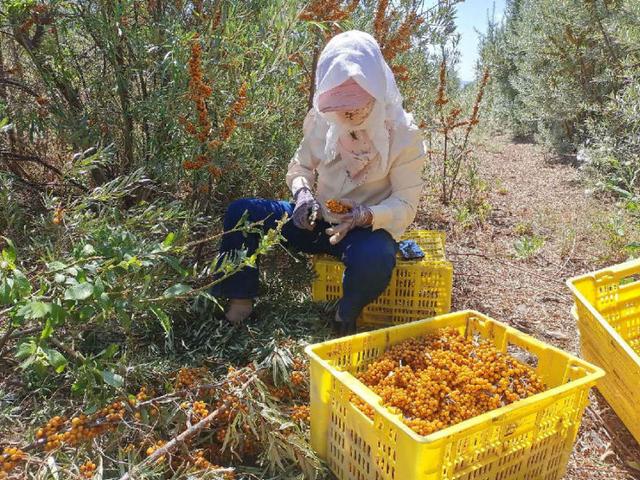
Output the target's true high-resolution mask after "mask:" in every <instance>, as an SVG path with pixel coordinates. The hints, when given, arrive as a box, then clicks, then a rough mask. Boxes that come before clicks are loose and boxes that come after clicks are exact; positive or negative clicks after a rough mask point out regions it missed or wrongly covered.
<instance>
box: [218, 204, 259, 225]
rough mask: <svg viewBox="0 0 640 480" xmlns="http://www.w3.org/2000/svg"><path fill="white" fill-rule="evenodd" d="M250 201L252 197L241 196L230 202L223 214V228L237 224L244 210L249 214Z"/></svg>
mask: <svg viewBox="0 0 640 480" xmlns="http://www.w3.org/2000/svg"><path fill="white" fill-rule="evenodd" d="M252 203H253V199H251V198H241V199H239V200H234V201H233V202H231V203H230V204H229V206H228V207H227V211H226V213H225V215H224V229H225V230H231V229H232V228H234V227H235V226H236V225H238V222H239V221H240V219H241V218H242V216H243V215H244V214H245V212H249V214H251V209H252Z"/></svg>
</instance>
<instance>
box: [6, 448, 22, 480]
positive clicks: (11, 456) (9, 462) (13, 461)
mask: <svg viewBox="0 0 640 480" xmlns="http://www.w3.org/2000/svg"><path fill="white" fill-rule="evenodd" d="M25 459H26V454H25V453H24V452H23V451H22V450H20V449H19V448H13V447H5V448H3V449H2V455H0V478H7V477H8V476H9V472H11V471H12V470H13V469H14V468H16V467H17V466H18V464H19V463H20V462H23V461H24V460H25Z"/></svg>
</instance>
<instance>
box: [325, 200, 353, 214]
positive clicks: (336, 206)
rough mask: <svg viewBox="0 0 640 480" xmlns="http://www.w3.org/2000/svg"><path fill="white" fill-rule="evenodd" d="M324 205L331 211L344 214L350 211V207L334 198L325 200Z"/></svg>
mask: <svg viewBox="0 0 640 480" xmlns="http://www.w3.org/2000/svg"><path fill="white" fill-rule="evenodd" d="M325 206H326V207H327V209H328V210H329V211H330V212H331V213H337V214H345V213H349V212H350V211H351V207H349V206H348V205H345V204H344V203H342V202H341V201H339V200H335V199H331V200H327V202H326V203H325Z"/></svg>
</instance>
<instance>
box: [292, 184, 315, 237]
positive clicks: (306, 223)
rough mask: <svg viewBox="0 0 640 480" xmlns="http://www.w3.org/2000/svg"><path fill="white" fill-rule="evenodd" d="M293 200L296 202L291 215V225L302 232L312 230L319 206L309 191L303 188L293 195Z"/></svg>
mask: <svg viewBox="0 0 640 480" xmlns="http://www.w3.org/2000/svg"><path fill="white" fill-rule="evenodd" d="M293 199H294V200H295V202H296V206H295V208H294V209H293V215H291V220H292V221H293V224H294V225H295V226H296V227H298V228H302V229H304V230H313V229H314V228H315V226H316V220H317V219H318V217H319V215H320V204H319V203H318V202H316V199H315V198H313V194H312V193H311V190H309V189H308V188H306V187H303V188H301V189H300V190H298V191H297V192H296V193H294V194H293Z"/></svg>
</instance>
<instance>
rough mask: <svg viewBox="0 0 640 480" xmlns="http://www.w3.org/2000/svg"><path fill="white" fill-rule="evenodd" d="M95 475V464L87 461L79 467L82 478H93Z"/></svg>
mask: <svg viewBox="0 0 640 480" xmlns="http://www.w3.org/2000/svg"><path fill="white" fill-rule="evenodd" d="M95 473H96V464H95V463H93V462H91V461H89V462H86V463H84V464H83V465H80V474H81V475H82V477H83V478H93V476H94V475H95Z"/></svg>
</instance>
